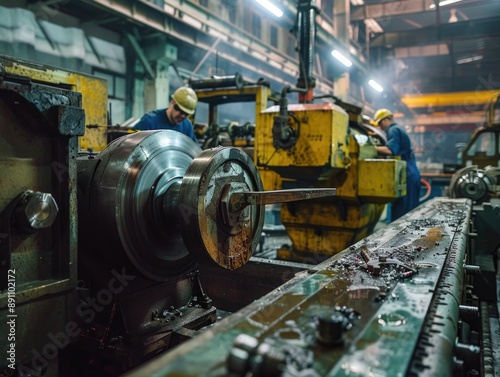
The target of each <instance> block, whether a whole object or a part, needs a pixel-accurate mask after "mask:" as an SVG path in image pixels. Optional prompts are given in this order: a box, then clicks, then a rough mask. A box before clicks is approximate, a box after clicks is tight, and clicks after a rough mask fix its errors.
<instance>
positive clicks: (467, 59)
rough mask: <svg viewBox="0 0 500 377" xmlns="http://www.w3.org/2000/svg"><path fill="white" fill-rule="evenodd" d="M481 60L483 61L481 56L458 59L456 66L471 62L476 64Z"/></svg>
mask: <svg viewBox="0 0 500 377" xmlns="http://www.w3.org/2000/svg"><path fill="white" fill-rule="evenodd" d="M482 59H483V55H475V56H471V57H468V58H463V59H459V60H457V64H465V63H472V62H477V61H478V60H482Z"/></svg>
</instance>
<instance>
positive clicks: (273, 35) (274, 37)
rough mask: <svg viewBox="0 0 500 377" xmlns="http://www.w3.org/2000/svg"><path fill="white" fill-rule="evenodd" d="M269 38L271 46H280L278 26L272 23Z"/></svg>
mask: <svg viewBox="0 0 500 377" xmlns="http://www.w3.org/2000/svg"><path fill="white" fill-rule="evenodd" d="M269 38H270V42H271V46H273V47H276V48H278V28H277V27H276V26H274V25H271V30H270V36H269Z"/></svg>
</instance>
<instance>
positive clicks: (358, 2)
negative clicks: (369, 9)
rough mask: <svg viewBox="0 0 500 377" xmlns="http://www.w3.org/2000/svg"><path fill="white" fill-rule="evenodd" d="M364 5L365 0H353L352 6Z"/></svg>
mask: <svg viewBox="0 0 500 377" xmlns="http://www.w3.org/2000/svg"><path fill="white" fill-rule="evenodd" d="M364 3H365V2H364V1H363V0H351V4H352V5H363V4H364Z"/></svg>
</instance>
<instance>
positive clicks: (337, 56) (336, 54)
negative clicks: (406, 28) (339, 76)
mask: <svg viewBox="0 0 500 377" xmlns="http://www.w3.org/2000/svg"><path fill="white" fill-rule="evenodd" d="M332 56H333V57H334V58H335V59H337V60H338V61H339V62H341V63H342V64H343V65H345V66H346V67H350V66H351V65H352V62H351V61H350V60H349V59H347V58H346V57H345V56H344V55H342V54H341V53H340V52H339V51H338V50H333V51H332Z"/></svg>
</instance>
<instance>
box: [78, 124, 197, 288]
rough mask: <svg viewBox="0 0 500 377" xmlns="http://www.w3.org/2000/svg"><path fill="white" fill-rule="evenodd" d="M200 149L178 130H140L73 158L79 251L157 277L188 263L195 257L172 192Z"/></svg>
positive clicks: (175, 192) (181, 270) (182, 269)
mask: <svg viewBox="0 0 500 377" xmlns="http://www.w3.org/2000/svg"><path fill="white" fill-rule="evenodd" d="M200 151H201V148H200V147H199V146H198V145H197V144H196V143H194V142H193V140H191V139H190V138H189V137H187V136H186V135H184V134H182V133H180V132H177V131H171V130H163V131H141V132H138V133H135V134H130V135H128V136H125V137H122V138H118V139H116V140H114V141H113V142H112V143H110V144H109V145H108V147H107V148H106V149H104V150H103V151H102V152H101V153H99V154H98V155H97V156H96V157H95V158H93V159H92V160H82V161H81V162H80V161H79V165H78V170H79V177H78V178H79V180H78V183H79V185H80V191H79V192H80V200H79V211H80V217H81V218H82V220H83V221H80V239H81V240H82V243H84V244H85V246H87V247H86V248H85V249H89V251H85V252H86V253H88V252H94V253H97V254H99V257H100V259H101V260H104V259H106V258H107V259H109V260H110V261H112V262H113V264H115V265H117V264H119V263H120V261H128V262H130V264H131V265H132V266H133V267H135V268H136V269H137V270H138V271H140V272H141V273H142V274H143V275H145V276H146V277H149V278H151V279H153V280H157V281H169V280H171V279H175V278H176V277H177V276H180V275H184V274H185V273H186V271H189V270H190V269H192V267H193V266H194V265H195V260H194V258H193V257H192V256H191V255H190V254H189V252H188V250H187V248H186V246H185V244H184V242H183V240H182V236H181V231H180V229H179V224H180V221H179V215H178V213H179V209H178V197H179V186H180V184H181V182H182V179H183V177H184V174H185V172H186V170H187V168H188V166H189V165H190V164H191V162H192V161H193V159H194V158H195V157H196V156H197V155H198V153H199V152H200ZM80 178H81V179H80ZM97 240H98V241H97Z"/></svg>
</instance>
